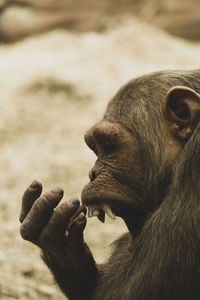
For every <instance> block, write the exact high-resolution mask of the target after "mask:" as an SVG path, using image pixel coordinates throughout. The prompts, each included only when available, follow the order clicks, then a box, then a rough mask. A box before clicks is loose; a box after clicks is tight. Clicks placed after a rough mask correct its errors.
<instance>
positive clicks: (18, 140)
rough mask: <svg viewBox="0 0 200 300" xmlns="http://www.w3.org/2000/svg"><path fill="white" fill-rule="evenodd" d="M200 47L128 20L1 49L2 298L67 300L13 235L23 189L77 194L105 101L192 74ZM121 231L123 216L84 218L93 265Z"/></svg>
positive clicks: (88, 165) (36, 258) (33, 253)
mask: <svg viewBox="0 0 200 300" xmlns="http://www.w3.org/2000/svg"><path fill="white" fill-rule="evenodd" d="M199 53H200V44H198V43H196V44H192V43H189V42H185V41H183V40H181V39H177V38H174V37H172V36H170V35H168V34H166V33H164V32H162V31H161V30H158V29H157V28H155V27H151V26H149V25H145V24H143V23H141V22H140V21H138V20H137V19H133V18H130V19H129V18H126V19H122V20H121V21H118V22H117V24H115V22H114V21H113V22H110V23H109V24H108V26H107V30H106V31H104V32H102V33H93V32H90V33H87V32H85V33H79V34H78V33H70V32H69V31H65V30H54V31H51V32H49V33H46V34H43V35H40V36H35V37H32V38H27V39H26V40H24V41H22V42H19V43H16V44H14V45H7V46H6V45H2V46H0V111H1V119H0V139H1V147H0V157H1V161H0V169H1V175H0V186H1V189H0V225H1V240H0V278H1V280H0V299H1V300H8V299H9V300H10V299H22V300H26V299H27V300H28V299H30V300H31V299H35V300H36V299H42V300H43V299H58V300H59V299H65V298H64V297H63V296H62V295H61V293H60V292H59V290H58V289H57V288H56V286H55V284H54V282H53V280H52V277H51V275H50V273H49V272H48V270H47V268H46V267H45V266H44V265H43V263H42V262H41V260H40V258H39V250H38V249H37V248H36V247H34V246H32V245H31V244H30V243H28V242H25V241H23V240H22V239H21V238H20V235H19V221H18V215H19V209H20V201H21V196H22V193H23V191H24V189H25V188H26V186H27V185H28V184H29V183H30V182H31V181H32V180H33V179H38V180H40V181H41V182H42V183H43V185H44V190H47V189H49V188H52V187H54V186H57V185H59V186H61V187H63V188H64V190H65V197H64V199H65V200H66V199H69V198H70V197H71V196H80V193H81V189H82V187H83V186H84V184H85V183H86V182H87V181H88V171H89V169H90V168H91V167H92V165H93V163H94V161H95V156H94V154H92V152H91V151H90V150H89V149H87V147H86V145H85V144H84V141H83V135H84V133H85V131H86V130H87V129H88V128H89V127H90V126H91V125H93V124H94V123H95V122H96V121H98V120H99V119H100V118H101V116H102V113H103V111H104V110H105V107H106V104H107V102H108V100H109V99H110V98H111V97H112V95H113V94H114V93H115V92H116V91H117V89H118V88H119V87H120V86H121V85H122V84H123V83H125V82H126V81H127V80H129V79H131V78H133V77H135V76H137V75H140V74H143V73H146V72H150V71H154V70H160V69H171V68H182V69H184V68H186V69H191V68H198V67H199V65H200V55H199ZM125 230H126V228H125V226H124V224H123V223H122V221H121V220H117V221H112V222H111V221H109V220H106V223H105V224H101V223H100V222H99V221H98V220H97V219H96V218H94V219H92V220H89V221H88V226H87V229H86V234H85V237H86V240H87V242H88V244H89V246H90V247H91V249H92V251H93V253H94V255H95V258H96V259H97V261H102V260H104V259H105V258H106V257H107V255H108V252H109V248H108V245H109V244H110V243H111V242H112V241H113V240H114V239H115V238H116V237H117V236H119V235H120V234H121V233H122V232H124V231H125Z"/></svg>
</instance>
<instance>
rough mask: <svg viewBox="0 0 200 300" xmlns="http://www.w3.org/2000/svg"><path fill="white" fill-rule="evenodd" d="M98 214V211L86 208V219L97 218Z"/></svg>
mask: <svg viewBox="0 0 200 300" xmlns="http://www.w3.org/2000/svg"><path fill="white" fill-rule="evenodd" d="M99 214H100V212H99V211H98V209H95V208H93V207H89V206H88V218H91V217H98V216H99Z"/></svg>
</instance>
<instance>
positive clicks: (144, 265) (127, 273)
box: [20, 70, 200, 300]
mask: <svg viewBox="0 0 200 300" xmlns="http://www.w3.org/2000/svg"><path fill="white" fill-rule="evenodd" d="M199 94H200V70H192V71H183V70H173V71H171V70H166V71H158V72H154V73H149V74H146V75H143V76H141V77H138V78H135V79H133V80H131V81H130V82H128V83H127V84H125V85H124V86H123V87H122V88H121V89H120V90H119V91H118V92H117V94H116V95H115V96H114V97H113V98H112V99H111V101H110V102H109V104H108V106H107V109H106V111H105V114H104V116H103V118H102V120H101V121H100V122H98V123H97V124H96V125H94V126H93V127H92V128H91V129H89V130H88V131H87V133H86V134H85V142H86V144H87V145H88V146H89V148H90V149H91V150H92V151H94V153H95V154H96V156H97V160H96V162H95V164H94V167H93V168H92V169H91V171H90V172H89V179H90V181H89V183H87V184H86V185H85V187H84V188H83V190H82V195H81V201H82V205H80V201H79V200H78V199H77V198H73V199H71V200H69V201H65V202H63V203H62V204H60V205H58V204H59V202H60V201H61V199H62V197H63V190H62V189H61V188H58V187H57V188H55V189H53V190H52V191H50V192H45V193H44V194H42V185H41V183H40V182H38V181H33V183H32V184H31V185H30V186H29V187H28V188H27V190H26V191H25V193H24V195H23V199H22V209H21V214H20V222H21V223H22V224H21V227H20V233H21V236H22V238H23V239H25V240H28V241H30V242H32V243H34V244H35V245H37V246H38V247H39V248H40V249H41V251H42V258H43V260H44V262H45V263H46V265H47V266H48V268H49V269H50V271H51V272H52V274H53V276H54V278H55V281H56V282H57V284H58V285H59V287H60V289H61V290H62V292H63V293H64V294H65V295H66V296H67V297H68V298H69V299H70V300H80V299H84V300H100V299H101V300H102V299H104V300H136V299H137V300H138V299H140V300H147V299H148V300H149V299H152V300H158V299H159V300H160V299H162V300H163V299H164V300H169V299H170V300H179V299H181V300H182V299H185V300H190V299H193V300H196V299H200V284H199V277H200V251H199V250H200V235H199V228H200V224H199V223H200V202H199V200H200V198H199V195H200V172H199V161H200V128H199V125H200V95H199ZM85 207H87V210H88V216H89V217H94V216H96V217H97V218H98V219H99V220H100V221H101V222H104V219H105V214H107V215H108V216H109V217H111V218H112V219H115V218H116V216H117V217H121V218H122V219H123V220H124V222H125V224H126V226H127V228H128V232H127V233H125V234H124V235H123V236H122V237H120V238H119V239H118V240H117V241H116V242H115V243H114V245H113V252H112V254H111V256H110V258H109V259H108V261H107V262H105V263H104V264H101V265H98V264H97V263H96V262H95V260H94V258H93V255H92V253H91V251H90V249H89V247H88V245H87V244H86V243H85V241H84V236H83V232H84V229H85V226H86V222H87V217H86V209H85Z"/></svg>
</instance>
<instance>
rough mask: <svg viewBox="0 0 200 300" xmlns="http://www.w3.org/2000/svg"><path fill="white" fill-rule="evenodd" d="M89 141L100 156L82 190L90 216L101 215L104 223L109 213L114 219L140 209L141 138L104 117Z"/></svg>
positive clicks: (87, 138) (84, 202)
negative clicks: (138, 139) (139, 142)
mask: <svg viewBox="0 0 200 300" xmlns="http://www.w3.org/2000/svg"><path fill="white" fill-rule="evenodd" d="M85 141H86V143H87V145H88V146H89V148H90V149H92V150H93V151H94V152H95V154H96V155H97V161H96V163H95V165H94V167H93V168H92V169H91V171H90V173H89V178H90V182H89V183H88V184H87V185H86V186H85V187H84V189H83V191H82V203H83V204H84V205H86V206H87V207H88V216H89V217H91V216H97V217H98V218H99V220H100V221H102V222H103V221H104V218H105V213H106V214H107V215H108V216H109V217H111V218H112V219H114V218H115V216H116V215H118V216H121V217H123V216H124V214H125V215H127V213H128V211H129V212H130V210H134V209H135V208H137V209H140V207H139V204H140V205H141V201H142V200H141V199H139V196H138V195H141V189H142V187H141V182H142V178H141V176H142V170H140V168H139V166H140V165H141V162H140V155H139V152H138V149H139V147H138V145H137V139H136V138H134V137H133V135H132V133H131V132H130V131H129V130H128V129H126V128H124V127H123V126H122V125H120V124H118V123H115V122H111V121H108V120H104V121H101V122H100V123H98V124H97V125H95V126H94V127H92V128H91V129H90V130H89V131H88V132H87V133H86V135H85ZM137 189H138V190H140V192H138V193H137V192H136V190H137ZM133 199H134V201H133ZM137 204H138V207H137ZM144 205H145V204H144V203H143V205H142V206H143V207H145V206H144Z"/></svg>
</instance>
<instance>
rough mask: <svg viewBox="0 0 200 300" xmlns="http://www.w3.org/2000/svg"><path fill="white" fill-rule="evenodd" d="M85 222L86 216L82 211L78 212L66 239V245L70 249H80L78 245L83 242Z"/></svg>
mask: <svg viewBox="0 0 200 300" xmlns="http://www.w3.org/2000/svg"><path fill="white" fill-rule="evenodd" d="M86 223H87V218H86V216H85V214H84V213H83V212H82V213H80V215H79V216H78V217H77V218H76V219H75V220H74V222H73V223H72V225H71V227H70V229H69V236H68V240H67V243H68V247H70V248H71V250H72V251H77V250H78V249H80V246H81V245H82V243H83V231H84V229H85V226H86Z"/></svg>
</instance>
